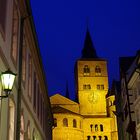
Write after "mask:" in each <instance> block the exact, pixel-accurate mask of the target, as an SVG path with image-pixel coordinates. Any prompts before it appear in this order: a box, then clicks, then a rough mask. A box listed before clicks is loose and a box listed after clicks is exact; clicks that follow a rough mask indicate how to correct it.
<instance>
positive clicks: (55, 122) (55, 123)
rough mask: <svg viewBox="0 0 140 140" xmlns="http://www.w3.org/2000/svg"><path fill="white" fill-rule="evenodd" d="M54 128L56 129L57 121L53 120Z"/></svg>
mask: <svg viewBox="0 0 140 140" xmlns="http://www.w3.org/2000/svg"><path fill="white" fill-rule="evenodd" d="M54 127H57V119H56V118H54Z"/></svg>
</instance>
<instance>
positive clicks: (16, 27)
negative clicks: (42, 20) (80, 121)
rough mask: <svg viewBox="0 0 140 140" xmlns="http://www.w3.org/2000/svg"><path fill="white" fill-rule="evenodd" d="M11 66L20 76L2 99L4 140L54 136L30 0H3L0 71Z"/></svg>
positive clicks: (1, 133) (0, 121)
mask: <svg viewBox="0 0 140 140" xmlns="http://www.w3.org/2000/svg"><path fill="white" fill-rule="evenodd" d="M8 68H10V69H11V70H12V71H13V72H14V73H16V74H17V77H16V81H15V84H14V87H13V90H12V94H11V95H10V96H9V97H8V98H3V99H1V100H0V140H19V139H20V140H31V139H32V140H51V139H52V133H51V130H52V125H53V119H52V113H51V106H50V101H49V97H48V92H47V88H46V82H45V76H44V71H43V67H42V62H41V57H40V52H39V46H38V42H37V36H36V32H35V26H34V23H33V18H32V12H31V8H30V1H29V0H20V1H19V0H0V71H1V72H2V71H6V70H7V69H8ZM0 94H3V92H2V88H1V86H0Z"/></svg>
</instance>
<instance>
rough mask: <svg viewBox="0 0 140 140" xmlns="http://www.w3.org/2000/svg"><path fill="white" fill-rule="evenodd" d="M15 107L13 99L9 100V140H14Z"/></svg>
mask: <svg viewBox="0 0 140 140" xmlns="http://www.w3.org/2000/svg"><path fill="white" fill-rule="evenodd" d="M14 118H15V106H14V103H13V101H12V100H11V99H9V137H8V140H13V139H14V128H15V127H14V125H15V119H14Z"/></svg>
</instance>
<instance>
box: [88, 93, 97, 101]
mask: <svg viewBox="0 0 140 140" xmlns="http://www.w3.org/2000/svg"><path fill="white" fill-rule="evenodd" d="M88 101H89V102H90V103H96V102H97V93H94V92H92V93H89V95H88Z"/></svg>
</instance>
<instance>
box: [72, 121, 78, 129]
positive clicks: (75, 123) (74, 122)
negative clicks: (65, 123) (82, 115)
mask: <svg viewBox="0 0 140 140" xmlns="http://www.w3.org/2000/svg"><path fill="white" fill-rule="evenodd" d="M73 127H75V128H76V127H77V122H76V120H75V119H74V120H73Z"/></svg>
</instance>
